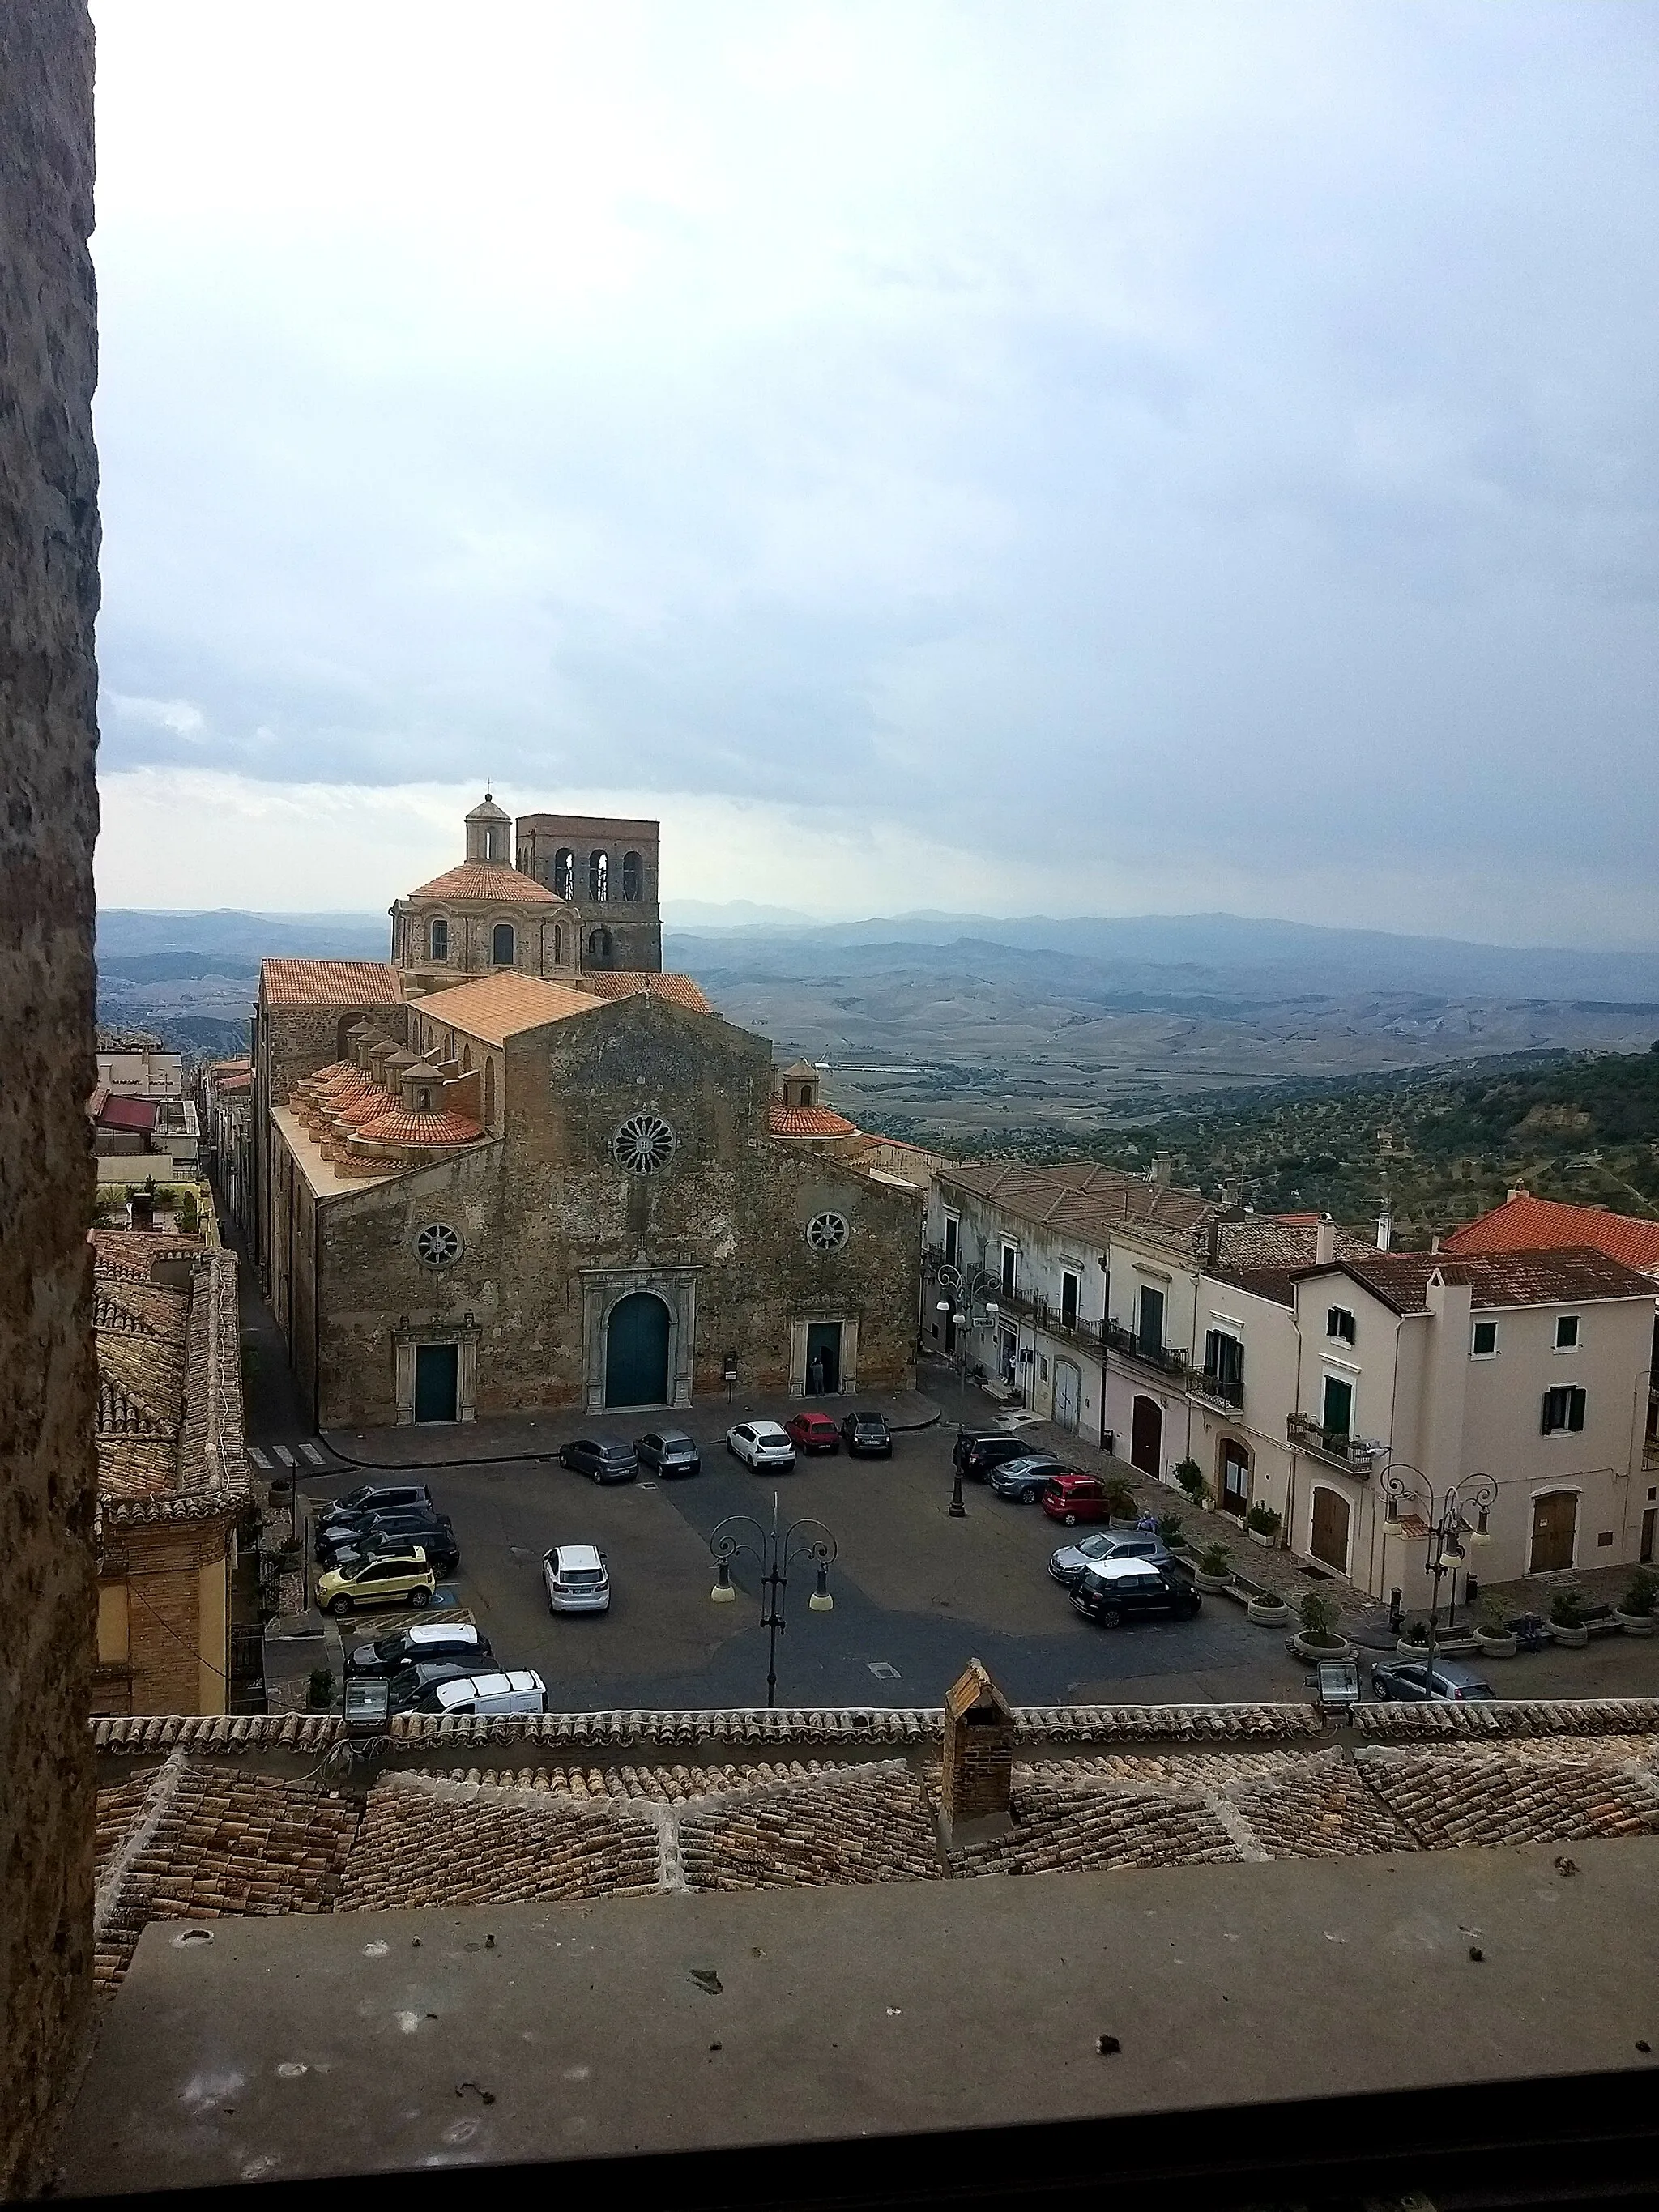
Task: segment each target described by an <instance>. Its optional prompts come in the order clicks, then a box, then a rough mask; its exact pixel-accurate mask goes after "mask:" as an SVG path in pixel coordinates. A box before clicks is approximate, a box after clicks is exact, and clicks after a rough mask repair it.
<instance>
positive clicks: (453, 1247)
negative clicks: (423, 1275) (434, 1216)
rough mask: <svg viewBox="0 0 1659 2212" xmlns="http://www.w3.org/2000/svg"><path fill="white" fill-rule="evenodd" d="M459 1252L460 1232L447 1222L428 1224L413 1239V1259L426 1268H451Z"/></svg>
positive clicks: (460, 1249) (460, 1247)
mask: <svg viewBox="0 0 1659 2212" xmlns="http://www.w3.org/2000/svg"><path fill="white" fill-rule="evenodd" d="M461 1251H462V1245H461V1232H460V1231H459V1229H452V1228H451V1227H450V1225H449V1224H448V1223H447V1221H433V1222H428V1225H427V1226H426V1227H425V1228H424V1229H422V1230H421V1231H418V1232H417V1234H416V1238H415V1257H416V1259H417V1260H419V1261H422V1263H423V1264H424V1265H425V1266H426V1267H453V1266H454V1264H455V1262H456V1261H457V1260H459V1258H460V1256H461Z"/></svg>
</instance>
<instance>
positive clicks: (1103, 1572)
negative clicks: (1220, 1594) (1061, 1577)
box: [1072, 1559, 1204, 1628]
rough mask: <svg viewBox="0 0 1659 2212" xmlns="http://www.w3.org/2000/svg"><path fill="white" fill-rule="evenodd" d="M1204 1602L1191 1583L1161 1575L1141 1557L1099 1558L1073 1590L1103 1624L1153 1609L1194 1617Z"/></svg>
mask: <svg viewBox="0 0 1659 2212" xmlns="http://www.w3.org/2000/svg"><path fill="white" fill-rule="evenodd" d="M1203 1602H1204V1601H1203V1599H1202V1598H1201V1597H1200V1595H1199V1594H1198V1592H1197V1591H1196V1590H1195V1589H1194V1588H1193V1586H1192V1584H1191V1583H1188V1582H1182V1581H1180V1580H1178V1579H1177V1578H1176V1577H1175V1576H1173V1575H1161V1574H1159V1573H1158V1572H1157V1571H1156V1570H1155V1569H1153V1568H1152V1567H1149V1566H1147V1565H1146V1563H1145V1562H1144V1561H1143V1560H1140V1559H1100V1560H1097V1561H1096V1563H1095V1564H1094V1565H1092V1566H1091V1567H1087V1568H1085V1570H1084V1574H1083V1579H1082V1581H1081V1582H1079V1584H1078V1586H1077V1588H1076V1589H1074V1590H1073V1592H1072V1603H1073V1605H1074V1606H1075V1607H1077V1609H1078V1611H1079V1613H1082V1614H1083V1615H1084V1617H1085V1619H1086V1620H1092V1621H1097V1622H1098V1624H1099V1625H1100V1626H1101V1627H1102V1628H1118V1627H1121V1626H1122V1624H1123V1622H1125V1621H1126V1620H1134V1619H1135V1618H1137V1617H1138V1616H1139V1615H1140V1614H1142V1613H1168V1614H1169V1616H1170V1619H1171V1620H1191V1619H1192V1617H1193V1615H1194V1613H1196V1612H1197V1611H1198V1609H1199V1607H1200V1606H1201V1605H1202V1604H1203Z"/></svg>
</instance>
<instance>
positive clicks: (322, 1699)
mask: <svg viewBox="0 0 1659 2212" xmlns="http://www.w3.org/2000/svg"><path fill="white" fill-rule="evenodd" d="M333 1703H334V1676H333V1673H332V1671H331V1669H330V1668H327V1667H313V1668H312V1670H311V1679H310V1680H309V1681H308V1682H307V1684H306V1710H307V1711H308V1712H313V1713H325V1712H326V1711H328V1709H329V1707H330V1706H331V1705H332V1704H333Z"/></svg>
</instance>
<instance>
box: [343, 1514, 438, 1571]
mask: <svg viewBox="0 0 1659 2212" xmlns="http://www.w3.org/2000/svg"><path fill="white" fill-rule="evenodd" d="M411 1544H418V1545H419V1546H420V1547H421V1549H422V1551H423V1552H424V1553H426V1556H427V1561H428V1565H430V1567H431V1569H432V1571H433V1573H434V1574H435V1575H453V1573H454V1571H455V1570H456V1568H457V1567H459V1565H460V1564H461V1547H460V1546H459V1544H458V1543H457V1542H456V1541H455V1531H454V1528H453V1527H452V1525H451V1524H450V1522H448V1521H447V1520H440V1519H435V1518H434V1517H432V1516H422V1517H421V1518H418V1519H417V1518H416V1516H414V1515H412V1514H403V1513H397V1514H390V1513H389V1514H386V1515H385V1516H380V1515H377V1516H374V1518H373V1519H372V1520H368V1521H362V1522H358V1523H357V1524H356V1526H355V1527H352V1528H337V1529H330V1530H329V1531H328V1532H327V1534H325V1535H324V1536H322V1537H320V1538H319V1540H318V1544H317V1559H318V1563H319V1565H322V1566H328V1567H344V1566H351V1565H356V1561H357V1560H358V1559H367V1558H368V1555H369V1553H372V1552H404V1551H407V1550H408V1548H409V1547H410V1545H411Z"/></svg>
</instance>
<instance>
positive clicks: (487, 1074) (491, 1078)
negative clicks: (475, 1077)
mask: <svg viewBox="0 0 1659 2212" xmlns="http://www.w3.org/2000/svg"><path fill="white" fill-rule="evenodd" d="M483 1117H484V1126H485V1127H487V1128H491V1129H493V1128H494V1127H495V1061H494V1060H485V1062H484V1077H483Z"/></svg>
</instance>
